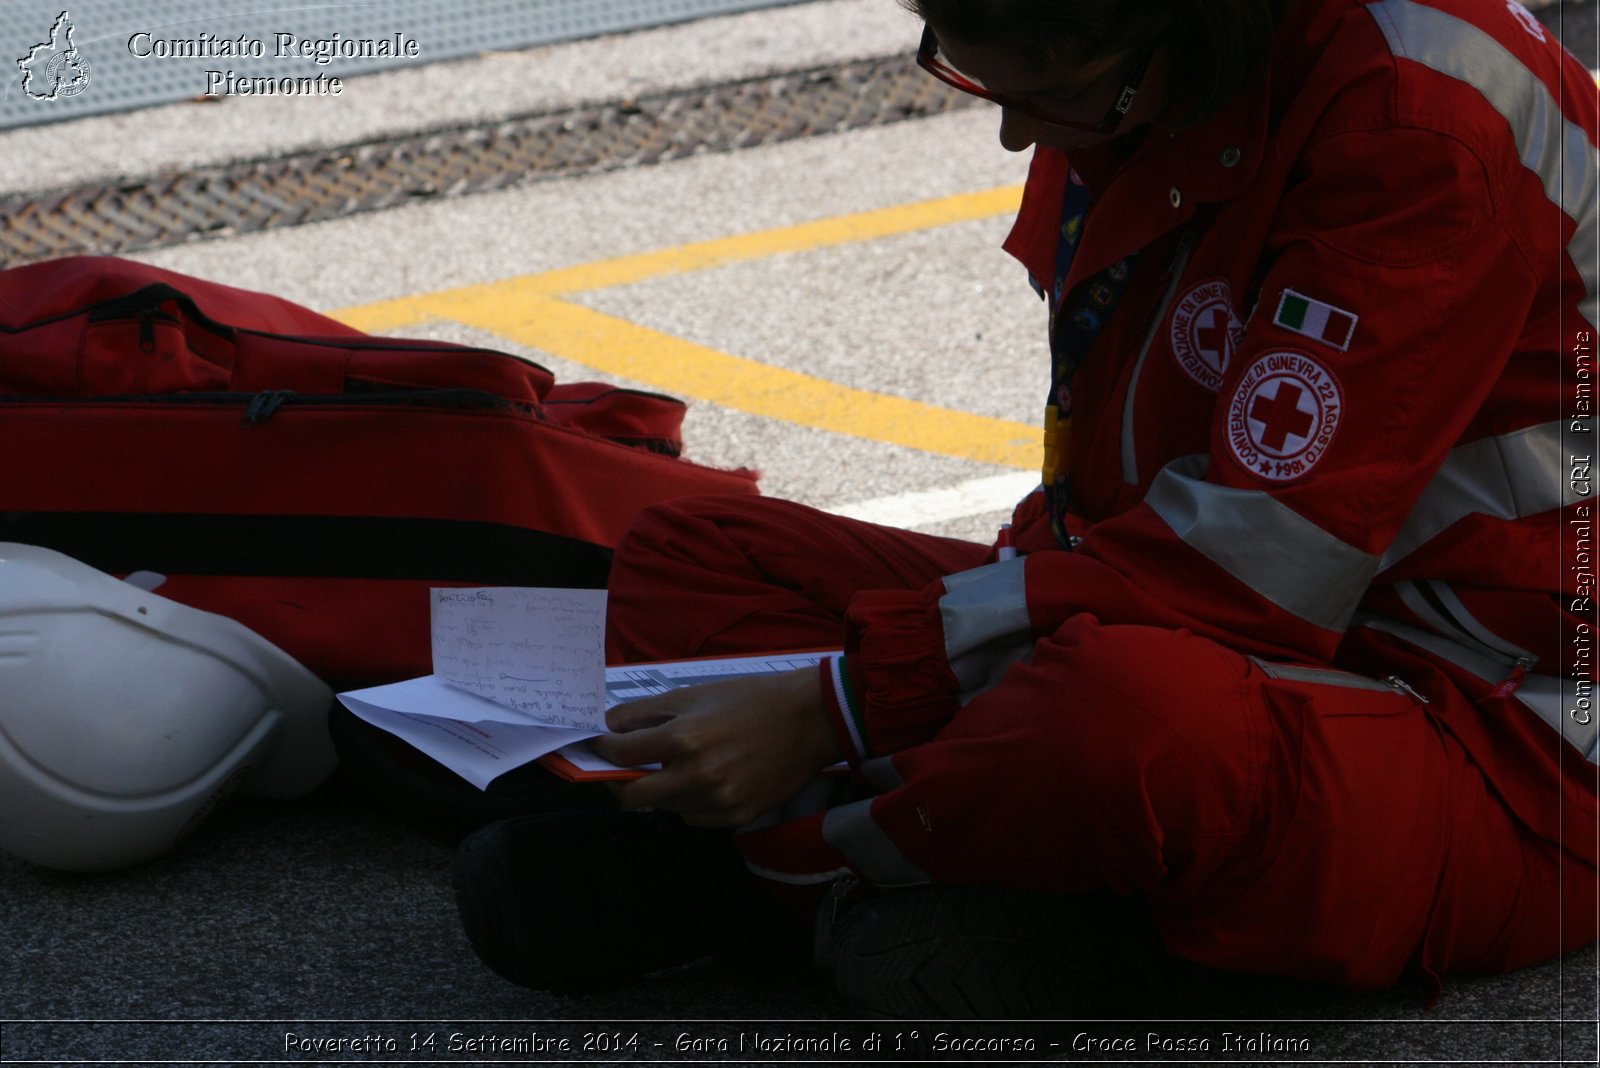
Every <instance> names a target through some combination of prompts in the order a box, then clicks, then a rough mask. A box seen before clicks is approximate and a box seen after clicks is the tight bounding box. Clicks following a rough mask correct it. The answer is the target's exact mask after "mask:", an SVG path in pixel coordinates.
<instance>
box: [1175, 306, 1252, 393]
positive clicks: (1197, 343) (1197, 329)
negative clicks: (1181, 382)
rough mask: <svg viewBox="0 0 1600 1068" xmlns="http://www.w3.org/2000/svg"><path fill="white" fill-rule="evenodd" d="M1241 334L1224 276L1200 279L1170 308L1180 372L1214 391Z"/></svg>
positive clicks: (1242, 335)
mask: <svg viewBox="0 0 1600 1068" xmlns="http://www.w3.org/2000/svg"><path fill="white" fill-rule="evenodd" d="M1242 337H1244V324H1243V323H1241V322H1240V321H1239V316H1238V315H1236V314H1235V313H1234V310H1233V293H1232V291H1231V290H1230V289H1229V287H1228V283H1227V281H1226V279H1222V278H1213V279H1211V280H1210V281H1208V282H1201V283H1200V284H1199V285H1197V286H1195V287H1194V288H1192V289H1190V290H1189V292H1187V293H1185V294H1184V295H1183V299H1181V300H1179V301H1178V303H1177V304H1175V305H1174V306H1173V309H1172V330H1171V339H1172V355H1173V356H1174V357H1175V358H1176V359H1177V361H1178V366H1179V367H1182V368H1183V370H1184V373H1185V374H1187V375H1188V376H1189V377H1190V378H1192V379H1194V380H1195V381H1196V382H1198V383H1200V385H1202V386H1204V387H1205V388H1206V389H1209V390H1210V391H1211V392H1213V393H1215V392H1216V391H1217V390H1218V388H1220V387H1221V385H1222V376H1223V375H1224V374H1225V373H1226V372H1227V370H1228V363H1229V361H1231V360H1232V359H1233V350H1234V348H1235V347H1236V346H1237V345H1238V344H1239V339H1240V338H1242Z"/></svg>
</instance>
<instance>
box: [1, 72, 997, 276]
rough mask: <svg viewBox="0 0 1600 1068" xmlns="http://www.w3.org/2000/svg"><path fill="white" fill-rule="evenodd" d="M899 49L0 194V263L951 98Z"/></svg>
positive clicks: (287, 221) (893, 115) (833, 126)
mask: <svg viewBox="0 0 1600 1068" xmlns="http://www.w3.org/2000/svg"><path fill="white" fill-rule="evenodd" d="M976 102H977V101H976V98H974V97H970V96H967V95H965V94H962V93H958V92H956V91H954V90H952V89H949V88H948V87H946V86H944V85H943V84H941V83H940V82H938V81H935V80H934V79H932V78H929V77H928V76H927V75H926V74H925V73H923V72H922V70H921V69H920V68H918V67H917V66H916V64H915V62H914V61H913V60H912V59H911V58H910V57H906V56H897V57H891V58H886V59H874V60H863V61H859V62H855V63H849V64H844V65H840V66H837V67H830V68H822V69H815V70H809V71H798V72H793V73H788V74H783V75H778V76H769V77H763V78H755V79H749V80H745V81H738V82H730V83H726V84H721V85H715V86H710V87H702V88H698V89H694V90H688V91H679V92H674V93H666V94H661V95H659V96H651V97H641V98H640V99H638V100H637V101H622V102H618V103H610V104H604V105H600V106H594V107H586V108H579V109H575V110H569V111H561V112H552V113H548V114H539V115H532V116H528V117H525V118H519V119H513V120H508V121H498V122H495V123H491V124H487V125H483V126H478V127H471V128H467V129H457V130H446V131H439V132H434V133H424V134H417V135H413V136H409V137H404V138H400V139H395V140H386V141H378V142H371V143H367V144H360V145H352V146H349V147H346V148H342V149H323V150H318V151H317V152H313V153H306V154H304V155H298V156H291V157H286V158H281V159H272V160H261V161H256V162H248V163H236V164H230V165H227V166H223V167H216V168H208V169H204V170H199V171H194V172H189V173H183V174H178V175H171V176H165V175H164V176H160V177H155V178H149V179H145V180H142V181H137V182H132V183H127V182H124V183H117V184H110V185H106V184H96V185H90V186H82V187H78V188H73V189H68V190H65V191H60V192H56V193H51V194H44V195H39V194H29V195H23V196H18V197H13V198H11V199H9V200H0V265H14V264H17V263H22V262H26V261H29V260H38V259H48V258H52V257H55V256H64V255H71V254H76V253H102V254H108V253H121V252H129V251H133V250H136V249H146V248H153V247H158V246H162V245H171V244H176V243H179V242H182V241H186V240H193V239H198V238H205V237H222V236H230V235H233V234H240V233H247V232H251V231H257V230H267V229H273V228H276V227H280V226H297V225H300V224H302V223H309V222H318V221H321V220H324V219H335V218H339V217H341V216H345V215H352V214H355V213H357V212H365V211H377V210H381V209H383V208H391V207H395V206H397V205H400V204H405V203H409V202H412V201H415V200H417V199H418V198H424V197H441V196H460V195H462V194H465V193H476V192H483V191H487V190H493V189H503V188H506V187H508V186H511V185H515V184H517V183H519V182H525V181H529V180H530V179H538V178H550V177H555V176H563V175H571V174H582V173H591V172H597V171H604V170H612V169H615V168H620V167H628V166H635V165H639V164H646V163H659V162H663V161H666V160H671V159H679V158H682V157H685V156H691V155H695V154H697V153H701V152H721V151H731V150H733V149H739V148H748V147H753V146H756V145H764V144H772V143H774V142H778V141H785V140H790V139H792V138H797V137H808V136H812V135H815V134H823V133H831V132H835V131H841V130H849V129H856V128H860V127H865V126H876V125H882V124H885V123H889V122H895V121H898V120H901V119H908V118H915V117H918V116H924V115H932V114H937V113H940V112H945V111H950V110H954V109H957V108H961V107H966V106H968V105H970V104H973V103H976Z"/></svg>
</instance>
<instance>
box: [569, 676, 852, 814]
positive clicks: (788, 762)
mask: <svg viewBox="0 0 1600 1068" xmlns="http://www.w3.org/2000/svg"><path fill="white" fill-rule="evenodd" d="M606 724H607V726H609V727H610V728H611V729H612V730H613V731H616V732H617V733H615V734H608V735H602V736H601V737H599V738H596V739H594V740H593V741H592V742H591V743H590V744H591V745H592V746H593V748H594V751H595V752H596V753H598V754H599V755H600V756H602V757H604V758H605V759H607V760H609V761H611V762H612V763H613V764H622V765H627V766H637V765H640V764H656V763H659V764H660V765H661V770H660V771H657V772H654V773H652V774H650V775H646V776H645V777H644V778H642V779H636V780H634V781H632V782H626V783H619V784H616V785H614V786H613V787H612V789H613V791H615V793H616V795H617V799H618V800H619V801H621V802H622V805H623V807H624V808H661V809H667V810H669V811H672V812H677V813H679V814H681V815H682V816H683V819H684V822H686V823H690V824H694V825H695V826H698V827H738V826H742V825H743V824H746V823H749V822H750V821H751V820H753V819H755V818H756V817H758V816H761V815H763V814H765V813H767V812H770V811H771V810H773V809H775V808H777V807H778V806H779V805H781V804H783V802H785V801H787V800H788V799H789V798H790V797H792V796H793V795H794V794H795V792H796V791H798V790H799V789H800V788H801V787H803V786H805V785H806V784H807V783H809V782H810V781H811V780H812V779H814V778H815V777H816V775H817V773H818V772H819V771H821V770H822V769H823V768H825V767H827V766H828V765H830V764H833V763H836V762H837V761H838V760H839V757H840V751H839V744H838V742H837V741H836V740H835V738H834V735H833V728H832V727H831V726H830V725H829V723H828V717H827V712H826V711H825V709H824V707H823V703H822V692H821V683H820V681H819V679H818V675H817V670H816V669H815V668H804V669H802V670H799V671H788V672H784V673H783V674H781V675H756V676H751V677H750V678H748V679H726V680H722V681H719V682H712V683H707V684H705V685H704V686H690V687H687V688H685V689H682V690H674V691H672V692H671V693H665V694H662V695H661V696H659V697H648V698H645V699H644V700H642V701H631V702H629V703H628V704H625V705H618V706H617V707H616V708H613V709H612V710H611V711H610V712H608V713H607V714H606Z"/></svg>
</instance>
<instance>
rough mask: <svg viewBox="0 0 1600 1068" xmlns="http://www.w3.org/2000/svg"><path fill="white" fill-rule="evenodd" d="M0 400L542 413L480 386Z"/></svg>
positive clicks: (258, 410)
mask: <svg viewBox="0 0 1600 1068" xmlns="http://www.w3.org/2000/svg"><path fill="white" fill-rule="evenodd" d="M0 404H177V405H188V404H210V405H215V406H217V407H227V406H239V407H243V408H244V416H243V418H242V420H241V422H242V423H243V425H245V426H259V425H260V424H262V423H265V422H267V421H268V420H269V419H271V418H272V417H273V416H274V415H276V414H277V413H278V411H279V409H281V408H282V407H283V406H284V405H285V404H292V405H293V406H295V407H300V406H307V407H334V406H343V407H357V408H360V407H367V406H377V407H383V406H395V405H398V406H404V407H415V408H429V407H431V408H471V409H487V410H493V411H502V412H507V413H510V414H514V415H525V416H532V417H534V418H537V419H540V420H541V421H542V420H543V418H544V415H543V413H542V412H541V411H539V409H538V408H537V406H535V405H532V404H522V403H519V402H517V401H511V400H507V399H506V398H504V397H501V396H498V395H496V394H494V393H489V392H486V391H485V390H481V389H415V390H384V391H382V392H373V393H359V392H357V393H296V392H295V391H294V390H292V389H266V390H261V391H260V392H257V393H235V392H202V393H128V394H116V395H113V396H106V397H76V396H64V397H37V396H9V397H8V396H0Z"/></svg>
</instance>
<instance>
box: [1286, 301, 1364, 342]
mask: <svg viewBox="0 0 1600 1068" xmlns="http://www.w3.org/2000/svg"><path fill="white" fill-rule="evenodd" d="M1272 321H1273V322H1274V323H1276V324H1277V325H1279V326H1281V327H1283V328H1284V329H1285V330H1293V331H1294V332H1295V333H1297V334H1304V335H1305V336H1306V337H1309V338H1313V339H1315V340H1317V341H1321V342H1323V343H1324V344H1327V345H1332V346H1333V347H1334V348H1336V349H1338V350H1339V351H1340V352H1344V351H1345V350H1347V349H1349V348H1350V338H1351V335H1353V334H1354V333H1355V332H1356V323H1357V322H1358V321H1360V317H1359V316H1356V315H1354V314H1352V313H1350V312H1347V311H1345V310H1344V309H1343V308H1335V307H1334V306H1333V305H1332V304H1325V303H1323V302H1322V301H1320V300H1312V299H1311V298H1310V297H1308V296H1305V295H1304V294H1302V293H1296V292H1295V291H1294V290H1292V289H1285V290H1284V291H1283V299H1282V300H1280V301H1278V314H1277V315H1276V316H1274V317H1273V320H1272Z"/></svg>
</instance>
